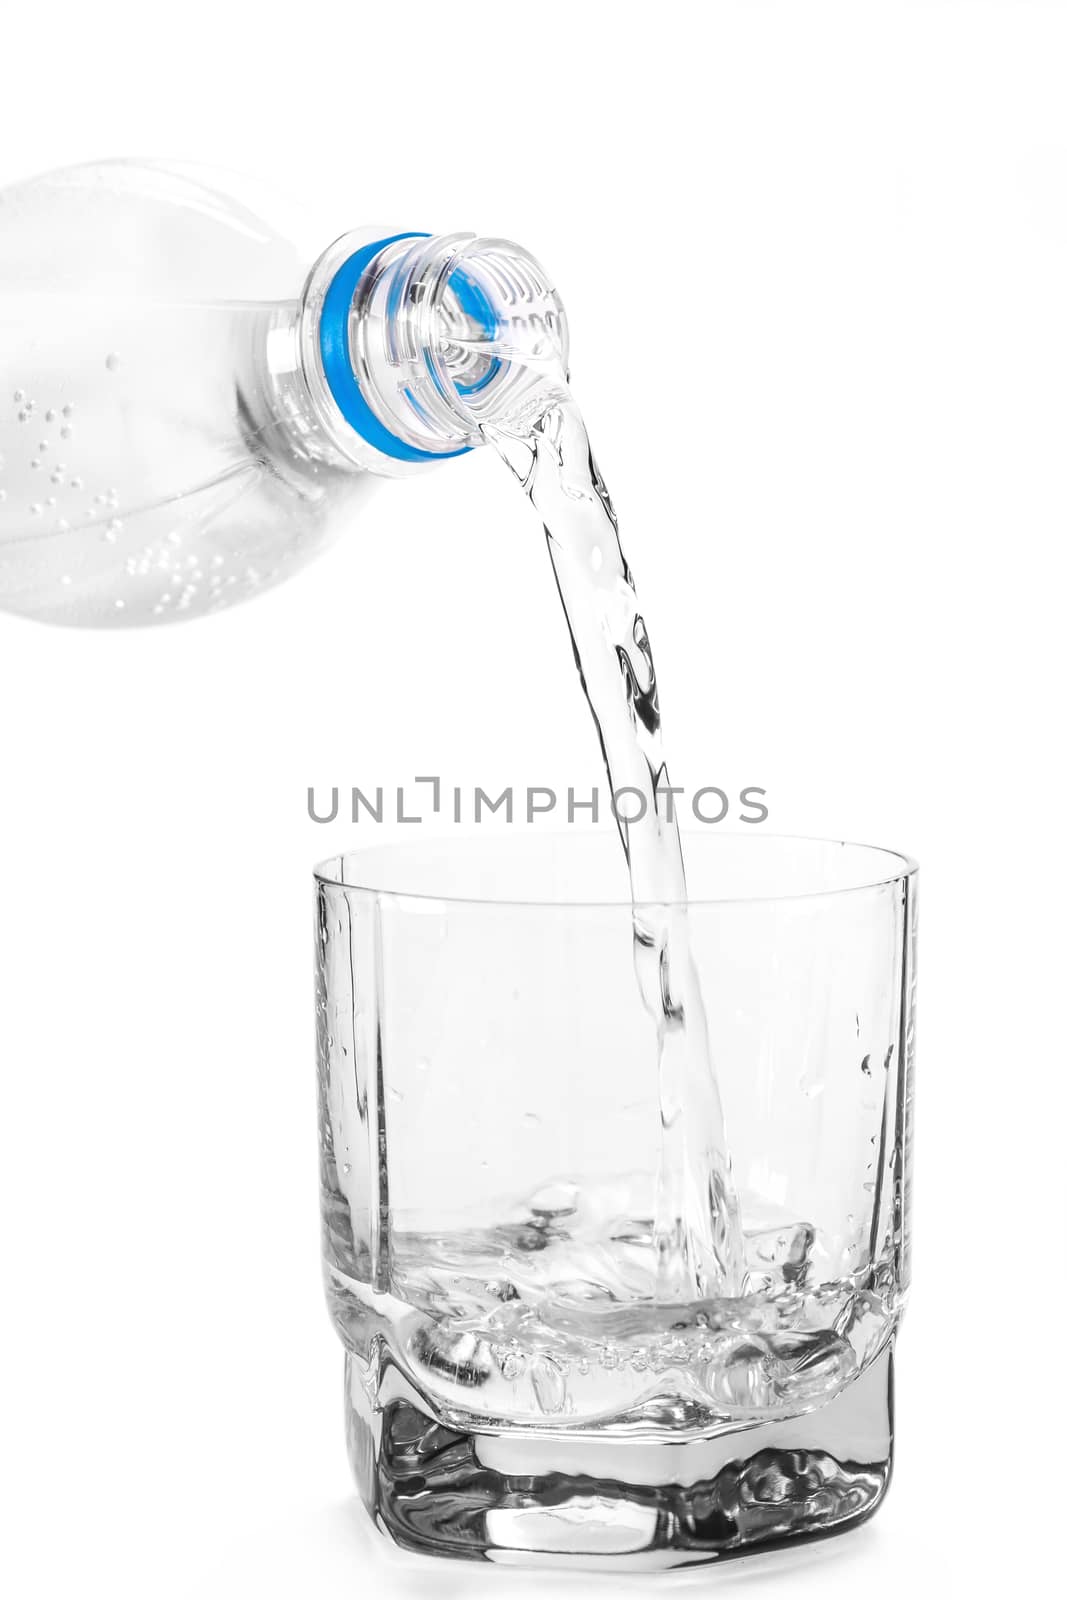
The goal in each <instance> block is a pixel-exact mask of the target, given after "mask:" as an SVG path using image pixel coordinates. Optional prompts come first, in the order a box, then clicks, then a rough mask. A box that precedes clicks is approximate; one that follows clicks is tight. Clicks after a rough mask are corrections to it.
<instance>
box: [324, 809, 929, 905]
mask: <svg viewBox="0 0 1067 1600" xmlns="http://www.w3.org/2000/svg"><path fill="white" fill-rule="evenodd" d="M582 832H583V830H575V831H570V830H568V831H566V832H565V831H564V830H563V829H560V828H543V829H538V830H536V832H535V831H534V830H529V831H524V832H523V833H521V834H517V835H515V836H513V839H514V842H516V843H517V842H518V840H519V839H522V841H523V842H524V843H529V842H530V841H531V840H536V841H537V842H538V843H542V844H549V843H551V842H554V843H559V841H561V840H563V839H571V840H574V841H575V842H578V841H579V840H580V839H581V838H582ZM506 837H507V836H506V835H503V834H501V833H498V832H494V833H492V834H489V835H478V834H473V833H470V832H466V831H463V832H460V831H458V830H457V831H456V833H454V834H451V835H450V834H445V833H435V834H433V835H429V836H426V835H424V836H423V838H422V839H420V840H411V841H407V840H401V839H391V840H389V841H387V842H383V843H382V844H378V845H361V846H359V847H357V848H356V849H354V850H342V851H339V852H338V853H337V854H335V855H332V856H328V857H327V858H326V859H325V860H324V861H320V862H318V863H317V864H316V865H315V867H314V868H313V869H312V872H313V876H314V879H315V882H316V883H317V884H319V885H321V886H323V887H327V888H333V889H340V890H342V891H345V892H351V893H353V894H362V895H368V896H374V897H375V898H377V899H382V900H391V901H397V902H399V903H402V904H421V905H447V906H470V907H481V908H483V909H485V910H490V909H493V910H498V911H503V910H516V911H518V910H534V911H619V910H625V911H630V910H632V909H633V908H634V906H638V907H640V906H664V907H669V906H683V905H684V906H687V907H689V908H691V909H696V908H698V907H702V906H704V907H711V906H728V905H734V906H740V905H771V904H787V903H803V902H808V901H815V900H838V899H842V898H843V897H845V896H847V895H855V894H866V893H869V892H871V891H873V890H876V889H884V888H887V887H888V886H889V885H891V884H894V883H905V882H907V881H908V880H909V879H915V878H916V877H917V876H918V871H919V863H918V862H917V861H916V860H915V858H914V857H913V856H909V855H906V854H904V852H903V851H900V850H893V849H890V848H889V847H887V846H885V845H872V844H866V843H864V842H862V841H860V840H855V839H833V838H823V837H820V836H818V835H815V834H789V833H770V834H767V833H765V834H743V833H737V832H731V831H725V832H723V833H719V834H713V835H709V834H701V833H697V832H695V831H694V830H692V829H688V830H687V829H683V830H682V840H683V843H685V844H686V845H687V846H691V845H692V844H693V842H694V841H700V842H701V843H702V844H715V843H720V842H725V841H726V840H728V839H729V840H731V841H741V840H743V841H744V843H745V845H746V847H747V846H756V847H758V846H759V845H761V844H770V843H772V842H773V843H777V844H797V845H808V846H810V845H820V846H825V847H829V848H831V849H833V848H839V849H841V850H847V851H855V852H857V853H859V852H862V851H866V852H869V853H870V854H871V855H872V856H876V857H882V858H884V860H885V862H886V870H885V872H884V873H881V874H877V873H876V874H875V875H874V876H872V877H870V878H867V879H865V880H864V881H863V882H860V883H845V884H841V885H838V886H836V887H833V888H814V889H800V890H788V889H787V890H784V891H773V890H772V891H769V892H762V891H759V892H755V893H748V894H721V895H715V894H710V895H709V894H691V895H689V896H688V897H687V898H686V899H685V900H680V899H673V900H640V901H632V900H631V898H630V896H629V895H628V894H626V893H625V892H620V893H613V894H611V895H592V896H590V895H575V896H573V897H570V896H562V897H560V896H555V895H552V894H549V893H546V894H545V895H543V896H530V895H506V894H500V895H486V894H471V895H466V894H455V893H440V892H438V891H433V890H430V889H426V890H411V889H390V888H388V887H383V886H382V885H381V884H380V883H370V882H367V883H359V882H351V881H345V880H344V879H343V878H342V877H341V876H340V873H341V872H342V871H343V863H345V862H350V863H355V862H358V861H359V860H360V859H361V858H366V859H368V860H369V859H370V858H371V857H374V858H376V859H378V860H380V859H381V858H382V857H383V856H385V855H387V854H395V855H396V856H397V857H398V858H402V857H403V856H405V855H410V854H411V853H412V851H413V850H414V849H416V848H418V846H419V845H424V846H430V847H431V848H437V849H440V850H442V851H447V848H448V847H449V845H456V844H462V845H463V846H469V845H471V844H479V843H484V844H486V845H489V844H490V843H492V844H496V845H499V844H500V843H501V842H502V840H504V839H505V838H506ZM605 837H608V838H610V839H611V840H613V842H614V845H615V848H616V849H620V848H621V847H620V845H619V842H618V837H617V835H616V834H615V833H614V831H612V832H610V833H609V832H608V830H606V829H601V830H597V831H595V832H592V838H593V839H596V840H603V839H604V838H605ZM890 864H892V868H891V869H890ZM620 872H621V873H622V875H623V883H624V885H625V869H624V867H623V864H622V862H621V861H620Z"/></svg>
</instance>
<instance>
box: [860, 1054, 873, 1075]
mask: <svg viewBox="0 0 1067 1600" xmlns="http://www.w3.org/2000/svg"><path fill="white" fill-rule="evenodd" d="M860 1071H861V1072H862V1073H865V1074H866V1076H867V1077H868V1078H869V1077H870V1075H871V1058H870V1056H864V1058H863V1060H862V1061H861V1062H860Z"/></svg>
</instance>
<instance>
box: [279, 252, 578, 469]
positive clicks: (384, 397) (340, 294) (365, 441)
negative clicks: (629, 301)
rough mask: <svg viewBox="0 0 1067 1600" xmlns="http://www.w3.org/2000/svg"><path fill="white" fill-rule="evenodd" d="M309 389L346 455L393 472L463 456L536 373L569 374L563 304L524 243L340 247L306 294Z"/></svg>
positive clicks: (323, 263)
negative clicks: (368, 457)
mask: <svg viewBox="0 0 1067 1600" xmlns="http://www.w3.org/2000/svg"><path fill="white" fill-rule="evenodd" d="M303 326H304V346H305V349H304V355H305V367H306V369H307V370H308V376H309V381H310V382H311V383H312V387H313V388H314V387H315V385H316V383H317V385H318V389H319V397H320V399H321V401H322V402H323V403H324V404H325V406H326V408H327V410H328V411H329V412H330V413H331V420H332V423H333V428H332V432H333V434H334V437H335V439H336V440H337V441H338V442H339V443H341V444H342V447H343V446H344V442H345V440H344V435H345V431H346V430H347V432H348V434H349V435H350V436H351V435H354V436H355V439H354V440H353V439H352V438H351V437H350V438H349V440H348V444H349V446H350V453H352V449H353V447H354V453H356V454H357V455H362V454H363V453H364V451H365V450H366V448H369V449H370V450H371V451H372V452H373V454H374V455H375V456H376V457H379V458H381V461H380V462H379V463H378V464H379V465H381V464H382V463H385V464H386V467H385V470H390V469H392V470H394V471H395V470H410V469H411V468H412V467H413V466H418V465H419V464H424V463H427V462H434V461H440V460H443V459H447V458H448V457H450V456H455V455H462V454H465V453H466V452H467V451H468V450H470V449H471V448H473V447H474V446H475V445H477V444H479V443H481V431H480V430H481V426H482V424H483V423H485V422H487V421H489V420H491V419H492V417H493V415H494V414H497V413H498V412H499V410H500V409H501V408H502V407H503V406H505V405H506V404H508V403H509V401H510V399H512V398H513V397H514V393H515V391H516V388H517V387H521V386H522V385H523V384H524V383H525V382H526V381H527V380H528V375H529V373H530V372H531V371H532V370H541V369H543V368H544V366H545V365H546V364H551V365H552V366H553V367H555V368H557V369H559V370H560V371H561V372H562V371H565V368H566V361H567V352H568V335H567V323H566V315H565V312H564V310H563V306H562V303H561V301H560V299H559V296H558V295H557V293H556V290H555V288H554V286H553V285H552V283H551V280H550V279H549V278H548V275H547V274H546V273H545V270H544V268H543V267H542V266H541V265H540V264H539V263H538V262H537V261H536V260H535V259H534V258H533V257H532V256H531V255H529V253H528V252H527V251H525V250H523V249H522V248H521V246H519V245H515V244H512V243H511V242H510V241H508V240H502V239H482V238H478V237H476V236H475V235H473V234H453V235H436V236H430V235H426V234H410V233H409V234H394V235H392V236H390V237H388V238H384V239H383V238H378V239H372V240H369V241H366V242H359V241H357V240H356V239H354V238H353V237H352V236H349V237H347V238H345V239H342V240H339V241H338V243H337V244H336V245H335V246H334V247H333V248H332V249H331V250H330V251H328V252H327V254H326V256H324V257H323V258H322V260H321V261H320V262H319V264H318V266H317V267H316V269H315V271H314V273H313V274H312V278H311V281H310V283H309V286H308V292H307V294H306V296H305V316H304V319H303Z"/></svg>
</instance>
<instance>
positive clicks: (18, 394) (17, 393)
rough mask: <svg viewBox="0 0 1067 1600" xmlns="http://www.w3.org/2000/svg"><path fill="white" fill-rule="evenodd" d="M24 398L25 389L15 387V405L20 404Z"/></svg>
mask: <svg viewBox="0 0 1067 1600" xmlns="http://www.w3.org/2000/svg"><path fill="white" fill-rule="evenodd" d="M25 398H26V391H25V389H16V390H15V404H16V405H17V406H20V405H21V404H22V402H23V401H24V400H25Z"/></svg>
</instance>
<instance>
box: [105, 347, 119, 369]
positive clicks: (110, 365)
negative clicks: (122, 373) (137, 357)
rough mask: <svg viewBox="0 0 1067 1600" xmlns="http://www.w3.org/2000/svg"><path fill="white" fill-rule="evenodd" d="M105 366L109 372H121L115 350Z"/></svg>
mask: <svg viewBox="0 0 1067 1600" xmlns="http://www.w3.org/2000/svg"><path fill="white" fill-rule="evenodd" d="M104 366H105V367H106V368H107V370H108V371H109V372H117V371H118V370H119V358H118V356H117V355H116V354H115V352H114V350H112V352H111V354H110V355H109V356H108V357H107V358H106V360H105V361H104Z"/></svg>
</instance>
